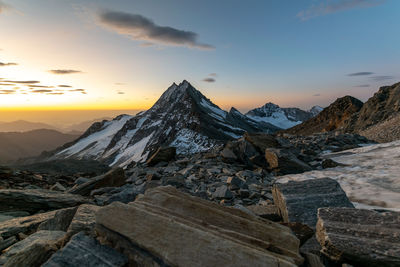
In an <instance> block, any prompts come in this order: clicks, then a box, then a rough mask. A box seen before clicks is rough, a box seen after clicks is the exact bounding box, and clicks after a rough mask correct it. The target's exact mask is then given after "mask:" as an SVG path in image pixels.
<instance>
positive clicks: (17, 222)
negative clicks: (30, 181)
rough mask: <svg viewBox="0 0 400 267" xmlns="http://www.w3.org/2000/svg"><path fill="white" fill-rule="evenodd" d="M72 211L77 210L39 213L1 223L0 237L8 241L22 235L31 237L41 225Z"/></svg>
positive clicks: (69, 209)
mask: <svg viewBox="0 0 400 267" xmlns="http://www.w3.org/2000/svg"><path fill="white" fill-rule="evenodd" d="M72 210H75V208H67V209H62V210H55V211H50V212H45V213H39V214H36V215H32V216H27V217H19V218H15V219H11V220H8V221H5V222H2V223H0V237H2V238H4V239H7V238H9V237H12V236H16V235H18V234H20V233H22V234H27V235H30V234H31V233H33V232H36V230H37V229H38V227H39V225H42V224H43V227H44V225H46V224H45V223H46V222H47V221H50V220H51V221H53V222H54V221H57V218H56V216H57V215H60V214H66V213H69V211H72ZM64 212H65V213H64ZM48 225H51V224H48Z"/></svg>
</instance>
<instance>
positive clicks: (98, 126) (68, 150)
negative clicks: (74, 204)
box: [52, 81, 278, 166]
mask: <svg viewBox="0 0 400 267" xmlns="http://www.w3.org/2000/svg"><path fill="white" fill-rule="evenodd" d="M277 129H278V128H277V127H275V126H273V125H271V124H269V123H265V122H257V121H254V120H252V119H250V118H248V117H246V116H243V114H241V113H240V112H239V111H238V110H236V109H232V110H231V111H230V112H229V113H228V112H226V111H224V110H221V109H220V108H219V107H218V106H216V105H215V104H213V103H212V102H211V101H210V100H209V99H207V98H206V97H205V96H204V95H203V94H202V93H201V92H200V91H198V90H196V89H195V88H194V87H193V86H192V85H191V84H190V83H188V82H187V81H183V82H182V83H181V84H179V85H177V84H175V83H174V84H173V85H171V86H170V87H169V88H168V90H166V91H165V92H164V93H163V94H162V96H161V97H160V99H159V100H158V101H157V102H156V103H155V104H154V105H153V106H152V107H151V108H150V109H149V110H147V111H145V112H142V113H140V114H138V115H136V116H134V117H132V116H129V115H121V116H118V117H117V118H115V119H113V120H112V121H103V122H101V123H95V124H93V125H92V126H91V127H90V128H89V129H88V130H87V131H86V132H85V134H83V135H82V136H81V137H80V138H79V139H78V140H76V141H75V142H73V143H70V144H67V145H65V146H64V147H62V148H61V149H59V150H58V151H56V153H55V154H54V156H53V157H52V158H53V159H60V158H71V157H73V158H89V159H96V160H100V161H104V162H106V163H107V164H109V165H111V166H127V165H128V164H129V163H130V162H132V161H134V162H141V161H144V160H146V159H147V158H148V157H149V155H151V154H152V153H153V152H154V151H155V150H156V149H157V148H158V147H160V146H162V145H170V146H173V147H176V148H177V151H178V153H195V152H199V151H205V150H208V149H210V148H211V147H213V146H215V145H217V144H222V143H223V142H225V141H228V140H233V139H236V138H239V137H240V136H241V135H242V134H243V133H244V132H267V133H268V132H274V131H276V130H277Z"/></svg>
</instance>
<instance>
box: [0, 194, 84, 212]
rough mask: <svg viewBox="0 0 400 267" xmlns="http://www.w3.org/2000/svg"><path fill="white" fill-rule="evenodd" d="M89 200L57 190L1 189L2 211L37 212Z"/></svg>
mask: <svg viewBox="0 0 400 267" xmlns="http://www.w3.org/2000/svg"><path fill="white" fill-rule="evenodd" d="M88 202H89V200H88V199H86V198H84V197H81V196H77V195H73V194H67V193H61V192H56V191H49V190H39V189H38V190H34V189H32V190H16V189H0V211H27V212H29V213H36V212H38V211H40V210H44V211H48V210H55V209H61V208H66V207H74V206H78V205H80V204H83V203H88Z"/></svg>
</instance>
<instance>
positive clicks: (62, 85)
mask: <svg viewBox="0 0 400 267" xmlns="http://www.w3.org/2000/svg"><path fill="white" fill-rule="evenodd" d="M58 87H62V88H71V87H72V86H71V85H66V84H60V85H59V86H58Z"/></svg>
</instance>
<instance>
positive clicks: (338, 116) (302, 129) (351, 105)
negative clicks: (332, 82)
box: [283, 96, 363, 135]
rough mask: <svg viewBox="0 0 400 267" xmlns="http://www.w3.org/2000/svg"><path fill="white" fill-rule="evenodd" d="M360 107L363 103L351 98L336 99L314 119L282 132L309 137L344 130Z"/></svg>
mask: <svg viewBox="0 0 400 267" xmlns="http://www.w3.org/2000/svg"><path fill="white" fill-rule="evenodd" d="M362 107H363V103H362V102H361V101H360V100H358V99H356V98H354V97H352V96H345V97H342V98H338V99H337V100H336V101H335V102H333V103H332V104H331V105H329V107H327V108H325V109H324V110H322V111H321V112H320V113H319V114H318V115H317V116H316V117H314V118H311V119H309V120H308V121H305V122H303V123H301V124H299V125H296V126H294V127H292V128H290V129H287V130H284V131H283V132H285V133H290V134H300V135H310V134H314V133H320V132H329V131H334V130H340V129H344V128H346V127H347V125H348V123H349V121H350V120H351V119H352V118H353V115H354V114H355V113H357V112H359V111H360V110H361V108H362Z"/></svg>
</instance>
